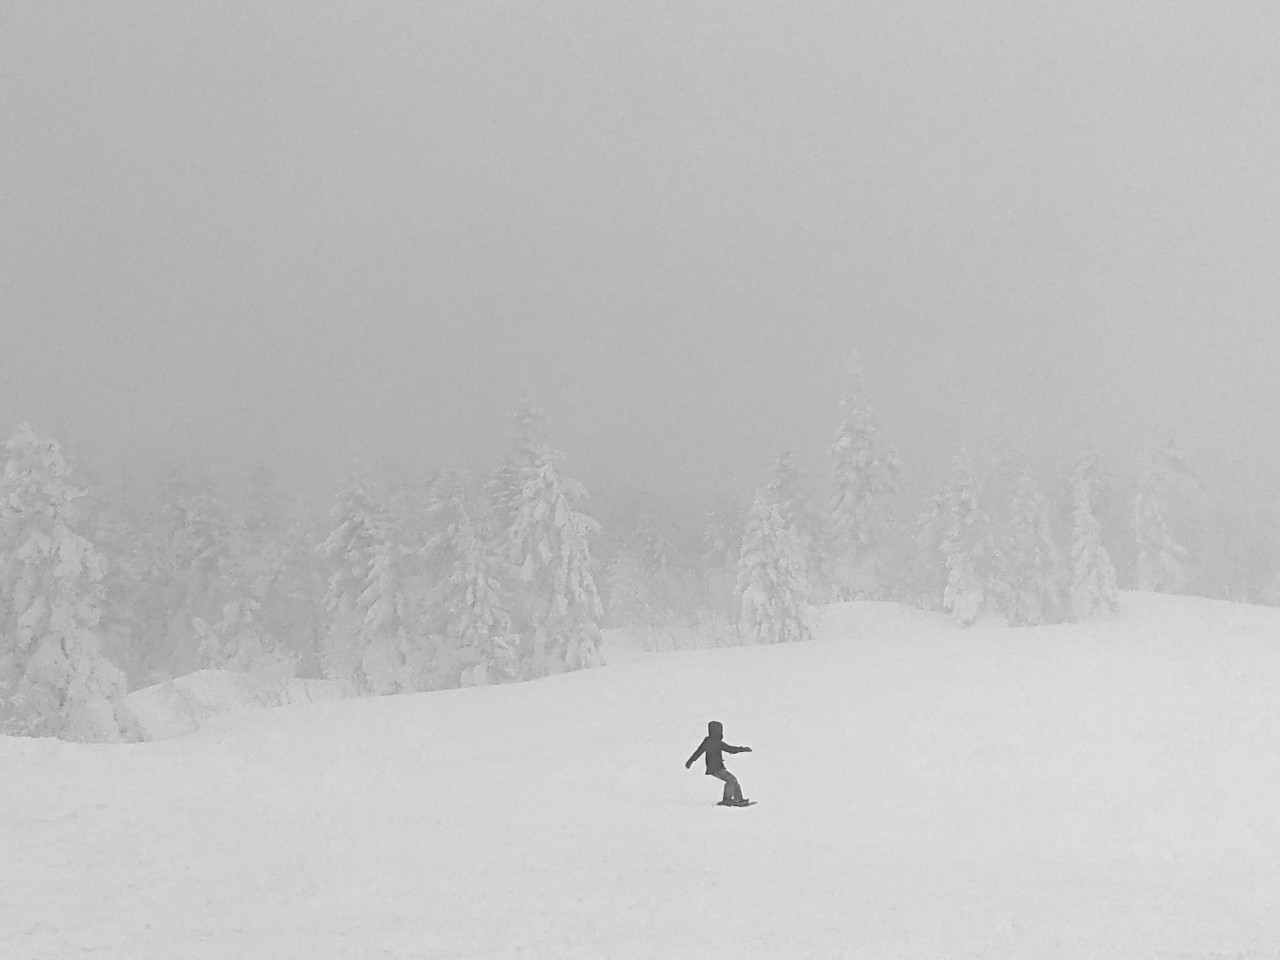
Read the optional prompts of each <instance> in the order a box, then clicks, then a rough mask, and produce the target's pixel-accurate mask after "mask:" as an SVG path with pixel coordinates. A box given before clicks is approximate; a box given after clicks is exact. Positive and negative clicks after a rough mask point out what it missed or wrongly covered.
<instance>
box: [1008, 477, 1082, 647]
mask: <svg viewBox="0 0 1280 960" xmlns="http://www.w3.org/2000/svg"><path fill="white" fill-rule="evenodd" d="M995 561H996V567H997V579H998V581H999V583H1000V584H1001V585H1002V588H1003V590H1002V594H1001V596H1002V599H1003V606H1004V611H1005V616H1006V618H1007V620H1008V622H1009V623H1010V624H1012V625H1014V626H1030V625H1034V624H1039V623H1045V622H1046V621H1054V620H1057V619H1058V618H1059V617H1061V615H1062V613H1063V612H1064V611H1063V596H1064V585H1065V577H1066V570H1065V564H1064V557H1063V554H1062V551H1061V550H1060V549H1059V548H1058V544H1057V540H1056V539H1055V537H1054V534H1053V527H1052V522H1051V519H1050V510H1049V505H1048V500H1047V499H1046V497H1045V495H1044V494H1043V492H1042V491H1041V489H1040V484H1039V483H1038V482H1037V481H1036V478H1035V477H1034V476H1033V475H1032V474H1031V472H1030V471H1029V470H1025V469H1024V470H1023V471H1022V472H1021V473H1020V474H1019V475H1018V477H1017V480H1016V481H1015V486H1014V489H1013V494H1012V502H1011V504H1010V506H1009V515H1008V521H1007V523H1005V524H1004V526H1003V528H1002V530H1001V534H1000V537H999V539H998V540H997V542H996V553H995Z"/></svg>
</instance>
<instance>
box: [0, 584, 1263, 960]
mask: <svg viewBox="0 0 1280 960" xmlns="http://www.w3.org/2000/svg"><path fill="white" fill-rule="evenodd" d="M1123 604H1124V614H1123V616H1122V617H1121V618H1119V619H1117V620H1114V621H1109V622H1104V623H1093V624H1086V625H1075V626H1061V627H1047V628H1038V629H1029V630H1010V629H1004V628H999V629H997V628H971V629H968V630H961V629H958V628H956V627H953V626H952V625H950V624H948V623H946V622H945V621H942V620H940V619H938V618H935V617H931V616H929V615H926V614H921V613H918V612H913V611H908V610H904V609H902V608H898V607H893V606H889V605H878V604H847V605H840V606H835V607H829V608H825V609H823V610H822V611H820V612H819V619H820V624H819V631H818V632H819V638H818V639H816V640H815V641H813V642H812V643H807V644H797V645H790V646H782V647H768V648H747V649H728V650H713V651H698V652H680V653H663V654H652V655H637V656H634V657H630V658H627V657H623V656H621V655H619V654H618V653H617V651H615V656H614V658H613V659H614V661H615V662H614V664H613V665H611V666H609V667H606V668H603V669H599V670H594V671H589V672H584V673H576V674H570V675H565V676H560V677H555V678H550V679H547V680H542V681H538V682H534V683H528V684H521V685H514V686H506V687H492V688H483V689H469V690H458V691H449V692H445V693H433V694H424V695H419V696H407V697H393V698H383V699H370V700H357V701H339V702H321V703H314V704H306V705H298V706H289V707H281V708H276V709H253V710H245V711H242V712H239V713H235V714H232V715H228V716H224V717H221V718H218V719H215V720H212V721H210V722H208V723H207V724H206V725H205V726H204V727H202V728H201V729H200V730H198V731H196V732H194V733H192V734H190V735H188V736H185V737H181V738H177V739H171V740H165V741H159V742H152V743H145V744H131V745H123V746H120V745H116V746H90V745H78V744H68V743H61V742H56V741H49V740H21V739H0V770H2V771H3V778H2V779H0V957H3V958H5V960H72V958H89V957H93V958H95V960H114V958H128V960H215V958H216V960H245V958H249V960H278V958H307V960H329V958H334V960H337V958H343V960H348V958H370V960H372V958H379V960H381V958H440V960H443V958H516V957H520V958H549V960H550V958H557V960H559V958H592V960H599V958H628V960H654V958H689V960H693V958H699V960H700V958H722V957H723V958H729V957H739V958H769V960H776V958H809V957H812V958H842V957H848V958H855V957H856V958H890V957H901V958H912V960H917V958H934V957H937V958H959V957H1007V958H1031V957H1035V958H1040V957H1043V958H1058V957H1064V958H1065V957H1073V958H1074V957H1091V958H1102V957H1117V958H1120V957H1123V958H1136V957H1180V958H1187V957H1205V958H1208V957H1239V956H1245V955H1250V956H1255V957H1258V956H1266V957H1271V956H1276V955H1277V954H1278V953H1280V909H1278V908H1280V709H1278V707H1277V696H1276V691H1277V689H1278V687H1280V611H1277V610H1268V609H1264V608H1252V607H1243V606H1235V605H1231V604H1226V603H1218V602H1212V601H1203V600H1193V599H1187V598H1169V597H1151V596H1146V595H1139V594H1126V595H1124V597H1123ZM713 718H714V719H720V720H722V721H723V722H724V724H725V736H726V739H727V740H728V741H729V742H731V743H743V744H748V745H750V746H751V747H753V749H754V752H753V753H750V754H742V755H739V756H734V757H729V758H728V762H729V767H730V769H731V770H733V771H734V772H735V773H737V775H738V776H739V778H740V779H741V781H742V784H743V788H744V791H745V793H746V794H747V795H748V796H750V797H752V798H754V799H757V800H759V801H760V803H759V805H758V806H755V807H752V808H750V809H745V810H738V809H727V808H721V807H717V806H715V801H716V800H717V799H718V798H719V795H720V784H719V782H717V781H715V780H712V779H710V778H707V777H705V776H703V775H702V772H701V771H702V768H701V763H699V764H698V765H696V766H695V767H694V769H693V770H692V771H686V770H685V769H684V765H683V762H684V760H685V758H686V757H687V756H688V755H689V753H690V752H692V750H693V749H694V748H695V747H696V746H697V744H698V742H699V740H700V739H701V738H702V736H703V735H704V733H705V730H706V722H707V720H708V719H713Z"/></svg>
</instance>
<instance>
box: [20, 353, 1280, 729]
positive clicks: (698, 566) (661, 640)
mask: <svg viewBox="0 0 1280 960" xmlns="http://www.w3.org/2000/svg"><path fill="white" fill-rule="evenodd" d="M4 452H5V461H4V467H3V473H0V732H5V733H11V734H13V733H21V734H35V735H53V736H61V737H66V738H70V739H86V740H101V739H120V738H129V737H131V736H134V735H136V730H135V726H134V725H133V724H132V722H131V719H130V717H129V716H128V710H127V706H126V704H125V701H124V697H125V694H126V693H127V692H128V691H129V690H131V689H135V688H137V687H140V686H145V685H147V684H150V683H153V682H156V681H157V680H160V679H163V678H167V677H174V676H179V675H182V674H186V673H190V672H192V671H195V670H200V669H206V668H217V669H227V670H234V671H242V672H252V673H255V674H257V675H260V676H265V677H268V678H270V677H278V678H282V679H283V678H287V677H295V676H297V677H318V678H327V679H329V680H331V681H335V682H337V683H340V684H341V685H343V687H344V688H345V689H346V690H348V692H349V693H350V694H352V695H378V694H390V693H400V692H411V691H424V690H436V689H444V688H450V687H458V686H467V685H482V684H491V683H505V682H513V681H519V680H526V679H532V678H535V677H540V676H546V675H548V674H553V673H557V672H561V671H565V670H576V669H581V668H584V667H590V666H593V665H596V664H598V663H600V662H601V657H602V649H601V648H602V639H603V633H602V631H603V630H604V629H606V628H608V627H625V628H628V630H629V632H630V634H631V635H632V636H633V637H634V638H636V639H637V640H638V641H639V642H641V643H643V644H646V645H648V646H650V647H651V648H654V649H658V648H665V647H680V646H713V645H736V644H758V643H778V642H788V641H798V640H803V639H806V638H807V637H808V636H809V618H808V611H809V609H810V608H811V607H812V605H814V604H817V603H828V602H838V601H845V600H858V599H872V600H891V601H896V602H901V603H907V604H912V605H914V606H917V607H921V608H924V609H928V610H934V611H938V612H940V613H944V614H946V615H948V616H950V617H953V618H954V619H955V620H956V621H958V622H960V623H962V624H972V623H975V622H978V621H980V620H984V619H997V620H999V621H1002V622H1005V623H1008V624H1010V625H1031V624H1040V623H1054V622H1066V621H1074V620H1082V619H1087V618H1090V617H1095V616H1106V615H1108V614H1110V613H1113V612H1115V610H1116V609H1117V604H1118V590H1119V589H1120V587H1122V586H1125V587H1133V588H1137V589H1144V590H1163V591H1169V592H1193V593H1200V594H1203V595H1206V596H1221V597H1225V598H1228V599H1233V600H1247V601H1251V602H1257V601H1262V602H1280V578H1278V577H1277V576H1276V574H1275V571H1276V567H1277V557H1276V555H1275V547H1276V546H1277V539H1276V537H1275V532H1276V531H1275V528H1274V523H1273V521H1271V520H1267V519H1265V518H1262V517H1259V516H1254V515H1249V516H1240V515H1234V516H1232V515H1228V514H1223V513H1221V512H1219V513H1216V514H1215V513H1214V512H1213V510H1212V509H1211V508H1210V507H1209V506H1208V504H1207V500H1206V498H1205V495H1204V491H1203V488H1202V485H1201V484H1200V482H1199V481H1198V479H1197V478H1196V475H1195V473H1194V471H1193V470H1192V469H1191V467H1190V466H1189V464H1188V463H1187V461H1186V458H1185V457H1183V456H1182V455H1181V454H1180V453H1179V451H1178V450H1177V449H1176V448H1175V447H1174V446H1173V445H1172V444H1167V445H1165V446H1164V447H1163V448H1161V449H1160V450H1158V451H1156V452H1155V453H1154V454H1153V455H1152V456H1151V457H1150V458H1149V459H1148V460H1147V462H1146V463H1145V464H1144V465H1143V467H1142V469H1141V470H1140V471H1139V472H1138V474H1137V475H1136V477H1135V478H1134V479H1133V480H1132V481H1129V482H1128V483H1120V482H1118V481H1117V480H1116V479H1115V478H1114V477H1113V476H1111V475H1110V474H1108V473H1107V471H1106V470H1105V468H1104V467H1103V465H1102V464H1101V462H1100V460H1099V457H1098V456H1097V454H1096V453H1094V452H1091V451H1085V452H1084V453H1083V454H1082V455H1081V456H1079V457H1078V458H1077V459H1076V460H1075V462H1073V463H1072V464H1070V465H1069V467H1068V468H1067V469H1065V470H1064V471H1063V473H1062V475H1061V476H1059V477H1057V478H1055V479H1054V480H1053V481H1052V482H1048V483H1046V482H1045V481H1043V480H1042V479H1041V478H1039V477H1037V476H1036V475H1035V474H1034V472H1033V471H1032V470H1031V469H1030V468H1029V467H1028V466H1026V465H1025V464H1019V463H1018V462H1017V461H1015V460H1012V459H1009V458H1005V459H1002V460H999V461H996V462H993V463H989V464H987V465H986V466H985V469H984V470H983V471H982V473H981V475H980V474H979V471H978V470H977V469H976V468H975V466H974V464H973V463H972V462H971V460H970V459H969V458H968V457H966V456H965V455H964V454H963V453H961V454H958V455H957V456H956V457H955V459H954V460H953V462H952V465H951V468H950V471H949V475H948V476H947V478H946V479H945V482H944V483H943V484H942V486H941V488H940V489H938V490H935V491H927V492H924V493H922V492H921V491H920V489H919V488H918V486H917V488H915V489H913V488H912V487H911V485H910V484H908V482H907V478H906V477H905V476H904V470H903V467H902V464H901V462H900V460H899V457H898V455H897V454H896V452H895V451H894V449H893V447H892V446H891V445H888V444H886V443H885V442H884V441H883V440H882V439H881V438H880V436H879V433H878V429H877V425H876V422H875V417H874V414H873V412H872V410H871V409H870V407H869V406H868V404H867V403H866V401H865V398H864V397H863V395H862V391H861V388H860V376H859V373H858V370H857V367H856V363H855V364H854V365H853V366H852V367H851V370H850V374H849V377H848V380H847V384H846V388H845V391H844V394H843V396H842V397H841V399H840V403H839V415H838V418H837V424H836V427H835V429H834V431H833V435H832V440H831V443H830V445H829V450H828V452H829V455H830V458H831V463H832V474H831V487H832V494H831V496H830V497H829V499H827V500H826V502H825V503H824V504H822V505H819V504H818V503H816V501H815V499H814V498H813V497H812V495H811V494H810V492H809V489H808V485H807V483H806V478H805V477H804V476H803V474H802V472H801V471H800V470H799V469H798V468H797V467H796V466H795V465H794V462H793V460H792V458H791V456H790V455H789V454H787V453H784V454H782V455H781V456H779V457H778V459H777V460H776V462H775V463H774V466H773V469H772V473H771V477H770V479H769V481H768V482H767V483H766V484H764V485H763V486H762V487H761V488H760V489H759V490H758V491H757V492H756V493H755V494H754V496H752V497H751V499H750V502H749V503H748V504H745V505H739V504H734V503H729V504H725V505H723V506H722V507H720V508H718V509H716V510H714V511H712V512H711V513H710V514H709V515H707V516H706V517H705V523H704V525H703V529H701V530H700V531H697V536H694V537H681V536H679V535H678V532H676V531H674V530H673V529H672V526H671V523H670V521H669V518H664V517H662V516H656V515H652V514H651V515H647V516H639V517H635V518H631V520H630V521H629V522H628V524H627V526H626V528H625V529H620V530H613V531H610V534H611V536H610V537H609V540H610V541H611V542H610V543H609V544H608V545H607V546H604V547H602V546H601V544H602V541H603V540H604V539H605V538H604V537H602V536H601V534H602V529H601V526H600V524H599V523H598V522H597V521H596V520H595V519H594V518H593V516H592V513H591V510H590V508H589V504H588V495H587V491H586V489H585V488H584V486H583V485H582V484H581V483H580V482H578V481H576V480H574V479H572V478H571V477H568V476H566V475H565V473H564V470H563V461H564V457H563V454H562V453H561V452H560V451H558V450H556V449H555V448H554V447H553V446H552V445H551V444H550V442H549V441H548V437H547V425H546V422H545V419H544V418H543V416H542V415H541V414H540V413H538V412H537V411H536V410H534V409H532V408H530V407H528V406H522V407H520V408H519V409H518V410H517V411H516V413H515V415H514V416H513V430H512V439H511V443H510V447H509V451H508V454H507V456H506V458H505V459H504V461H503V462H502V463H501V465H499V466H498V467H497V469H495V470H494V471H492V472H491V473H490V474H489V475H487V476H485V477H483V478H473V477H470V476H468V475H465V474H463V473H461V472H457V471H453V472H442V473H438V474H436V475H434V476H432V477H430V478H428V479H426V480H424V481H422V482H420V483H404V482H398V483H397V482H391V481H389V480H387V479H386V478H384V477H380V476H378V475H377V474H375V473H373V472H366V473H365V474H364V475H362V476H358V477H356V478H353V479H352V480H351V481H350V482H349V483H347V484H346V485H345V486H344V488H343V489H342V490H340V491H339V492H338V493H337V495H336V496H335V497H334V499H333V502H332V506H331V508H330V510H329V512H328V514H327V515H326V516H324V517H317V516H315V515H313V513H312V512H311V511H309V510H307V509H304V508H303V507H301V506H300V505H299V504H298V503H296V502H294V501H292V500H290V499H289V498H288V497H286V496H285V495H284V494H282V493H281V492H280V491H279V490H278V488H277V487H276V486H275V485H274V483H273V482H272V481H271V478H270V475H269V474H267V473H266V472H265V471H258V472H256V473H255V474H254V475H253V476H252V477H251V478H250V480H249V483H248V486H247V491H246V493H245V496H244V497H243V502H242V503H241V504H240V505H239V506H238V508H235V509H233V508H232V507H231V506H229V505H228V503H227V502H226V501H225V500H224V499H222V498H221V497H219V496H218V494H217V493H216V491H215V490H214V489H213V487H212V485H211V484H210V483H208V482H207V481H202V480H200V479H198V478H193V477H191V476H190V475H187V474H184V473H182V472H173V473H172V474H170V475H169V476H167V477H166V478H165V479H164V480H163V481H162V482H161V483H160V484H159V486H158V489H157V490H155V491H154V492H152V494H151V495H149V496H148V497H146V498H145V500H144V501H143V502H142V503H139V502H137V500H136V498H129V497H125V496H123V495H120V494H119V493H118V492H113V491H111V490H110V489H108V488H105V487H102V486H99V485H93V484H85V483H83V482H80V481H78V480H77V479H76V478H75V477H74V476H73V471H72V468H71V466H70V465H69V464H68V462H67V460H66V458H65V456H64V455H63V453H62V450H61V448H60V446H59V444H58V443H57V442H56V441H55V440H53V439H50V438H47V437H42V436H40V435H39V434H37V433H36V432H35V431H34V430H33V429H32V428H31V427H29V426H26V425H23V426H21V427H19V428H18V430H17V431H16V432H15V433H14V435H13V436H12V437H11V438H10V439H9V441H8V442H7V444H6V445H5V451H4Z"/></svg>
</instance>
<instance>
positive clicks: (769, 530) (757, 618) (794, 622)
mask: <svg viewBox="0 0 1280 960" xmlns="http://www.w3.org/2000/svg"><path fill="white" fill-rule="evenodd" d="M808 594H809V585H808V583H807V581H806V579H805V571H804V560H803V558H802V557H801V555H800V550H799V546H798V544H797V542H796V538H795V537H794V536H793V534H792V532H791V531H790V530H789V529H788V527H787V522H786V519H785V518H784V516H783V513H782V507H781V506H780V505H779V504H778V503H776V502H774V501H773V500H772V498H771V497H770V496H769V495H768V494H767V493H766V492H763V491H762V492H761V493H759V494H757V495H756V498H755V500H754V501H753V503H752V505H751V512H750V514H749V515H748V517H747V525H746V530H745V531H744V534H743V539H742V551H741V554H740V555H739V560H738V611H739V612H738V632H739V636H740V637H741V639H742V642H744V643H750V644H758V643H783V642H789V641H795V640H807V639H809V637H810V632H809V620H808V599H809V598H808Z"/></svg>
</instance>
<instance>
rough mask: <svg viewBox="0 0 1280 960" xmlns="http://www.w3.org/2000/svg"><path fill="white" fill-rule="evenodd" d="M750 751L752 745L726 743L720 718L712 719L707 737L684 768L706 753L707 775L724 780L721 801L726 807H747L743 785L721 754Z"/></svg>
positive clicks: (708, 725)
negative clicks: (727, 766)
mask: <svg viewBox="0 0 1280 960" xmlns="http://www.w3.org/2000/svg"><path fill="white" fill-rule="evenodd" d="M750 752H751V748H750V747H734V746H730V745H729V744H727V743H725V742H724V725H723V724H722V723H721V722H720V721H719V720H712V721H711V722H710V723H708V724H707V736H706V738H705V739H704V740H703V741H702V743H700V744H698V749H697V750H695V751H693V756H692V757H690V758H689V759H688V760H686V761H685V762H684V768H685V769H686V770H688V769H689V768H690V767H691V766H693V761H695V760H697V759H698V757H700V756H702V755H703V754H706V756H707V776H708V777H715V778H716V779H717V780H723V781H724V799H723V800H721V801H720V803H721V804H723V805H724V806H726V807H745V806H747V805H748V801H747V800H745V799H744V798H743V796H742V787H740V786H739V785H738V778H737V777H735V776H734V775H733V774H732V773H730V772H729V771H728V770H726V769H725V768H724V760H722V759H721V757H720V754H721V753H750Z"/></svg>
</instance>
